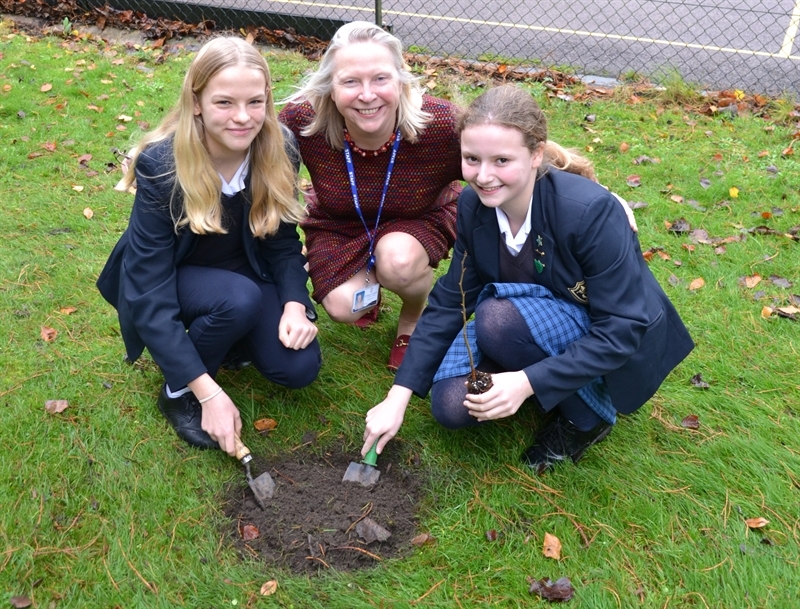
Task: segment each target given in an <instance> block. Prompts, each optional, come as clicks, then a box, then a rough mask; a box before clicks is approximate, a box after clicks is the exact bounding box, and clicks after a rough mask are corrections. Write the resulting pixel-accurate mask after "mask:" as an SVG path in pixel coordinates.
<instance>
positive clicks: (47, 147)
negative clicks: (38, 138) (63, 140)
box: [42, 142, 56, 152]
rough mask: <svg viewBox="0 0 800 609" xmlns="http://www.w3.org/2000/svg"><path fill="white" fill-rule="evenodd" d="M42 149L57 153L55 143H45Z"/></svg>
mask: <svg viewBox="0 0 800 609" xmlns="http://www.w3.org/2000/svg"><path fill="white" fill-rule="evenodd" d="M42 148H44V149H45V150H47V152H55V151H56V143H55V142H45V143H44V144H42Z"/></svg>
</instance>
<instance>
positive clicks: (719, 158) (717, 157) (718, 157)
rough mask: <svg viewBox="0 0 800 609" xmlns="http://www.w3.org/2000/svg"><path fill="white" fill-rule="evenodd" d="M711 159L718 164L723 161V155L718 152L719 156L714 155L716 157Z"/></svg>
mask: <svg viewBox="0 0 800 609" xmlns="http://www.w3.org/2000/svg"><path fill="white" fill-rule="evenodd" d="M711 158H712V159H713V160H714V161H717V162H719V161H721V160H722V154H720V153H719V152H718V153H717V154H715V155H714V156H712V157H711Z"/></svg>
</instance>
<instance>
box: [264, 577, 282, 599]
mask: <svg viewBox="0 0 800 609" xmlns="http://www.w3.org/2000/svg"><path fill="white" fill-rule="evenodd" d="M277 591H278V582H276V581H275V580H274V579H271V580H269V581H268V582H265V583H264V584H262V586H261V596H271V595H273V594H275V593H276V592H277Z"/></svg>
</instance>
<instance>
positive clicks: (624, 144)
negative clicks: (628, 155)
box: [619, 142, 631, 152]
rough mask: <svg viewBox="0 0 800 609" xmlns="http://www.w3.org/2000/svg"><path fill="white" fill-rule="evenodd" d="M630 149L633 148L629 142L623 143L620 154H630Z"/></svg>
mask: <svg viewBox="0 0 800 609" xmlns="http://www.w3.org/2000/svg"><path fill="white" fill-rule="evenodd" d="M630 148H631V147H630V145H629V144H628V142H622V143H621V144H620V145H619V151H620V152H628V150H630Z"/></svg>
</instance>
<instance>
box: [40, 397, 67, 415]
mask: <svg viewBox="0 0 800 609" xmlns="http://www.w3.org/2000/svg"><path fill="white" fill-rule="evenodd" d="M68 407H69V402H68V401H67V400H47V401H46V402H45V403H44V409H45V410H46V411H47V412H49V413H50V414H58V413H59V412H64V411H65V410H66V409H67V408H68Z"/></svg>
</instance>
